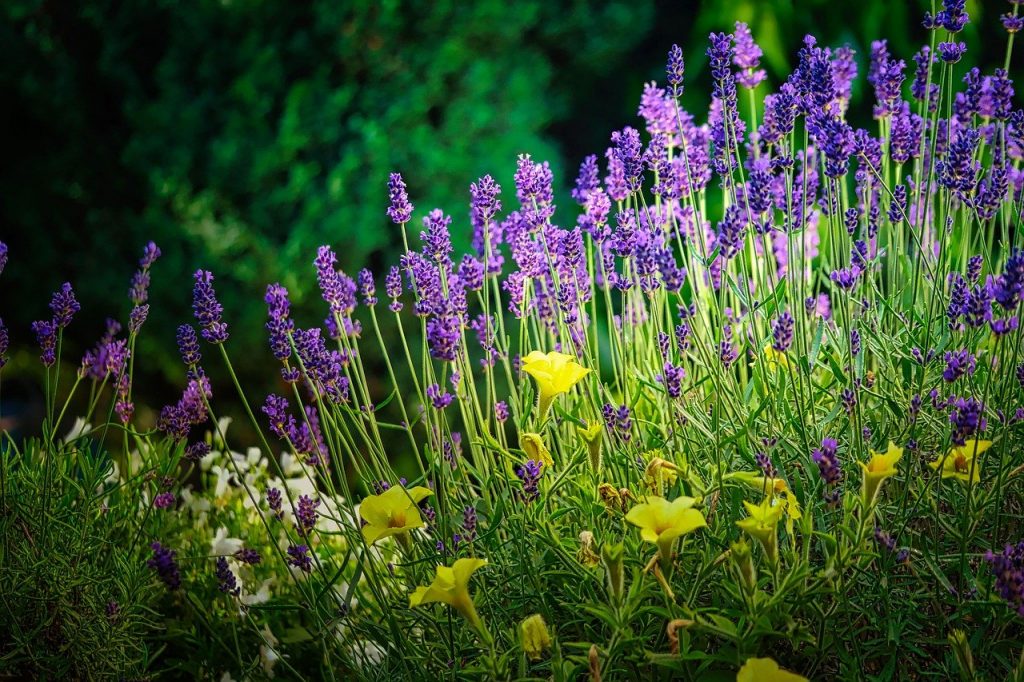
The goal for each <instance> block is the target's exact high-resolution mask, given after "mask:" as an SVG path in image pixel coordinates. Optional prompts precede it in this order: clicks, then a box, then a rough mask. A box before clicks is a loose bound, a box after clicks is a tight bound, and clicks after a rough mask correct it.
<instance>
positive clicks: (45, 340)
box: [32, 320, 57, 367]
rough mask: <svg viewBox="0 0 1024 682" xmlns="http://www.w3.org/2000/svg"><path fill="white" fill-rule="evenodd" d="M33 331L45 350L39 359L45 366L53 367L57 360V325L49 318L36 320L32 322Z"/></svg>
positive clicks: (41, 347) (40, 345)
mask: <svg viewBox="0 0 1024 682" xmlns="http://www.w3.org/2000/svg"><path fill="white" fill-rule="evenodd" d="M32 331H33V332H34V333H35V335H36V341H38V342H39V347H40V349H42V351H43V352H42V354H41V355H40V356H39V359H40V360H42V361H43V364H44V365H45V366H47V367H52V366H53V363H55V362H56V361H57V325H56V324H54V323H53V322H50V321H49V320H36V321H35V322H33V323H32Z"/></svg>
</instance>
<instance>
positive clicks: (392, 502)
mask: <svg viewBox="0 0 1024 682" xmlns="http://www.w3.org/2000/svg"><path fill="white" fill-rule="evenodd" d="M433 494H434V493H433V492H432V491H431V490H430V489H428V488H422V487H416V488H411V489H410V490H406V489H405V488H402V487H401V486H395V487H393V488H389V489H388V490H385V491H384V492H383V493H381V494H380V495H370V496H369V497H367V498H366V499H365V500H363V503H362V504H360V505H359V515H360V516H361V517H363V520H364V521H366V525H365V526H363V537H364V538H365V539H366V543H367V544H369V545H372V544H373V543H375V542H377V540H380V539H381V538H386V537H390V536H392V535H398V536H399V538H403V537H405V538H407V537H408V536H407V535H404V534H405V533H408V532H409V531H410V530H414V529H416V528H422V527H423V519H422V518H421V517H420V508H419V507H418V506H417V505H418V504H419V503H420V501H422V500H423V499H425V498H426V497H428V496H430V495H433Z"/></svg>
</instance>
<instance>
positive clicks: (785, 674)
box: [736, 658, 807, 682]
mask: <svg viewBox="0 0 1024 682" xmlns="http://www.w3.org/2000/svg"><path fill="white" fill-rule="evenodd" d="M736 682H807V678H806V677H804V676H803V675H797V674H796V673H791V672H789V671H788V670H783V669H782V668H780V667H779V664H778V663H776V662H775V661H774V660H773V659H771V658H748V659H747V662H746V663H744V664H743V667H742V668H740V671H739V672H738V673H737V674H736Z"/></svg>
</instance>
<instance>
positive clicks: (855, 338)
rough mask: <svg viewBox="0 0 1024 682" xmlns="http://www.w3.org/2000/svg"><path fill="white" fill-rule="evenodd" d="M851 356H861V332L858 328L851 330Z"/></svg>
mask: <svg viewBox="0 0 1024 682" xmlns="http://www.w3.org/2000/svg"><path fill="white" fill-rule="evenodd" d="M850 354H851V355H853V356H855V357H856V356H857V355H860V331H858V330H857V329H856V328H854V329H851V330H850Z"/></svg>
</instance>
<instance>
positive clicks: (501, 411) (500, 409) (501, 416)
mask: <svg viewBox="0 0 1024 682" xmlns="http://www.w3.org/2000/svg"><path fill="white" fill-rule="evenodd" d="M1021 366H1022V367H1024V365H1021ZM508 415H509V413H508V403H506V402H505V401H504V400H499V401H498V402H496V403H494V418H495V419H497V420H498V422H499V423H501V424H504V423H505V421H506V420H507V419H508Z"/></svg>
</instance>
